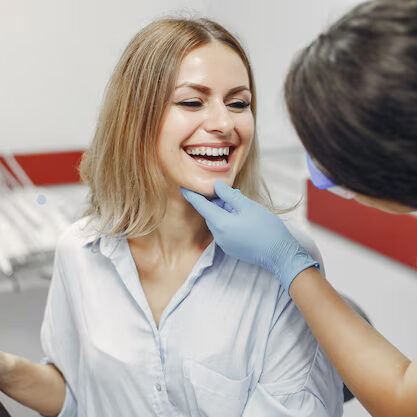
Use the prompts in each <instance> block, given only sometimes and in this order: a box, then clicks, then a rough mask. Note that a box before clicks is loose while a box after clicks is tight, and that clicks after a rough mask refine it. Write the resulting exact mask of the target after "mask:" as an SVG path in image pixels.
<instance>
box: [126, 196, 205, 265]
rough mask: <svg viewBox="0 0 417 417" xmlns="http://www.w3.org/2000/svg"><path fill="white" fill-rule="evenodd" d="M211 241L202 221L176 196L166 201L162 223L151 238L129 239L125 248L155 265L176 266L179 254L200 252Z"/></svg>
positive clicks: (181, 198) (182, 198)
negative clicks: (139, 253) (146, 258)
mask: <svg viewBox="0 0 417 417" xmlns="http://www.w3.org/2000/svg"><path fill="white" fill-rule="evenodd" d="M212 240H213V237H212V235H211V233H210V231H209V229H208V228H207V225H206V222H205V220H204V219H203V218H202V217H201V216H200V215H199V214H198V212H197V211H196V210H195V209H194V208H193V207H192V206H191V205H190V204H188V203H187V201H186V200H184V197H183V196H182V195H181V194H180V193H178V196H172V197H170V198H169V199H168V203H167V210H166V213H165V216H164V218H163V220H162V223H161V224H160V225H159V227H158V228H157V229H156V230H155V231H153V232H152V233H151V234H149V235H147V236H143V237H139V238H134V239H129V244H130V245H131V246H132V247H133V248H135V249H136V250H140V251H141V252H142V253H143V254H147V256H149V257H150V258H148V259H149V260H151V258H153V259H155V261H156V262H164V263H167V264H171V263H176V261H177V260H178V258H179V257H181V254H184V253H189V252H194V251H201V252H202V251H203V250H204V249H205V248H206V247H207V246H208V244H209V243H210V242H211V241H212Z"/></svg>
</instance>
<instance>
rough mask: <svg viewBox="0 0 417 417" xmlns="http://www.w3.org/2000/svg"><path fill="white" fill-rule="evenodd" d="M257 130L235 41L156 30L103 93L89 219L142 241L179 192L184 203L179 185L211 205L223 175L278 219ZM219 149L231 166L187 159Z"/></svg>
mask: <svg viewBox="0 0 417 417" xmlns="http://www.w3.org/2000/svg"><path fill="white" fill-rule="evenodd" d="M151 51H153V53H151ZM220 62H221V65H219V63H220ZM255 125H256V90H255V83H254V78H253V74H252V69H251V66H250V63H249V60H248V58H247V56H246V54H245V51H244V50H243V48H242V47H241V45H240V44H239V42H237V40H236V39H235V38H234V37H233V36H232V35H231V34H230V33H229V32H227V31H226V30H224V28H222V27H221V26H220V25H218V24H216V23H214V22H211V21H208V20H199V21H192V20H181V19H165V20H159V21H156V22H153V23H152V24H150V25H149V26H147V27H146V28H145V29H143V30H142V31H140V32H139V33H138V34H137V35H136V36H135V37H134V38H133V39H132V41H131V42H130V44H129V45H128V47H127V49H126V50H125V52H124V54H123V56H122V57H121V60H120V62H119V64H118V65H117V67H116V69H115V71H114V73H113V75H112V77H111V79H110V82H109V85H108V87H107V95H106V97H105V99H104V103H103V108H102V111H101V114H100V118H99V122H98V124H97V129H96V134H95V137H94V140H93V142H92V144H91V145H90V147H89V149H88V151H87V152H85V154H84V156H83V159H82V162H81V165H80V175H81V177H82V179H83V180H84V182H85V183H86V184H88V185H89V186H90V189H91V200H90V209H89V211H88V212H86V213H85V214H86V215H94V216H95V217H96V218H99V222H98V224H97V227H98V229H99V230H100V232H101V233H102V234H107V233H108V235H111V234H114V233H119V232H126V233H129V234H130V235H132V236H141V235H144V234H147V233H149V232H151V231H152V230H155V228H156V227H157V225H158V224H159V223H160V221H161V220H162V219H163V216H164V213H165V210H166V207H167V196H168V194H169V191H168V189H173V188H172V186H173V185H174V184H176V188H175V193H176V194H177V196H178V198H180V197H181V196H180V194H179V185H181V186H188V187H189V188H191V189H193V190H195V191H198V192H201V193H202V194H205V195H207V196H210V195H211V196H212V195H213V183H214V180H215V178H218V177H219V174H220V178H221V179H223V180H224V181H225V182H227V183H228V184H230V185H234V186H235V187H237V188H240V190H241V191H242V192H243V193H244V194H246V195H248V196H250V197H251V198H252V199H254V200H256V201H258V202H260V203H262V204H263V205H266V206H267V207H268V208H270V209H273V210H274V211H276V212H279V210H277V209H275V208H274V206H273V203H272V201H271V198H270V196H269V192H268V190H267V189H266V187H265V185H264V183H263V180H262V178H261V176H260V174H259V145H258V141H257V138H256V135H255ZM218 146H221V147H222V148H229V156H228V158H227V162H228V163H227V164H226V165H225V166H218V165H217V163H218V162H220V163H221V164H224V159H225V158H221V160H220V159H219V160H216V159H215V160H212V159H213V158H212V157H213V155H211V156H210V155H209V153H210V150H208V149H207V150H205V151H204V158H192V157H188V156H187V155H188V152H186V149H193V148H203V147H204V148H211V149H214V148H216V147H218ZM249 150H250V151H249ZM183 151H185V152H183ZM235 151H236V152H235ZM202 152H203V151H199V153H202ZM226 152H227V151H226ZM212 153H213V152H212ZM207 156H209V157H210V158H207ZM223 156H224V155H223ZM229 161H230V162H229ZM214 162H216V165H214ZM209 167H210V168H209ZM223 168H227V169H223ZM209 173H210V174H209ZM173 180H174V181H173ZM167 187H168V189H167ZM109 224H110V225H111V227H110V228H109V227H108V226H109Z"/></svg>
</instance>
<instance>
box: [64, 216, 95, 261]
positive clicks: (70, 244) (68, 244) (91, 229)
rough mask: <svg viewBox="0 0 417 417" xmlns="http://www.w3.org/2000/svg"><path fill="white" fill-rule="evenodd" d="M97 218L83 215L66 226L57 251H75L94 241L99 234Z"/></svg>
mask: <svg viewBox="0 0 417 417" xmlns="http://www.w3.org/2000/svg"><path fill="white" fill-rule="evenodd" d="M95 224H96V220H95V219H94V218H92V217H91V216H85V217H82V218H80V219H78V220H76V221H75V222H73V223H71V224H70V225H69V226H68V227H66V228H65V229H64V230H63V231H62V232H61V234H60V236H59V238H58V241H57V245H56V249H57V252H62V251H65V253H68V251H70V252H73V251H74V250H76V249H78V248H82V247H84V246H85V245H87V244H88V243H90V242H93V241H94V240H95V238H96V236H97V231H96V228H95Z"/></svg>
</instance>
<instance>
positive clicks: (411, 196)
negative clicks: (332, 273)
mask: <svg viewBox="0 0 417 417" xmlns="http://www.w3.org/2000/svg"><path fill="white" fill-rule="evenodd" d="M285 100H286V103H287V107H288V110H289V114H290V117H291V120H292V123H293V125H294V127H295V129H296V131H297V133H298V135H299V137H300V138H301V141H302V142H303V144H304V146H305V148H306V150H307V151H308V152H309V153H310V154H311V156H312V157H313V158H314V159H316V160H317V161H318V162H319V164H320V165H321V166H322V167H324V169H325V171H326V174H327V175H328V176H329V177H330V178H331V179H332V180H333V181H334V182H335V183H336V184H339V185H343V186H345V187H346V188H349V189H351V190H353V191H356V192H358V193H361V194H365V195H368V196H371V197H377V198H381V199H385V200H390V201H395V202H398V203H401V204H405V205H408V206H411V207H416V208H417V1H416V0H379V1H378V0H376V1H368V2H366V3H363V4H361V5H359V6H357V7H356V8H354V9H353V10H352V11H351V12H350V13H348V14H346V15H345V16H343V17H342V18H341V19H340V20H339V21H337V22H336V23H335V24H333V25H332V26H331V27H330V28H329V29H328V30H327V31H326V32H324V33H323V34H321V35H320V36H319V37H318V38H317V39H316V40H314V42H312V43H311V44H310V45H309V46H308V47H307V48H305V49H303V50H302V51H301V52H300V53H299V54H298V55H297V57H296V59H295V60H294V62H293V63H292V66H291V69H290V71H289V73H288V75H287V79H286V83H285Z"/></svg>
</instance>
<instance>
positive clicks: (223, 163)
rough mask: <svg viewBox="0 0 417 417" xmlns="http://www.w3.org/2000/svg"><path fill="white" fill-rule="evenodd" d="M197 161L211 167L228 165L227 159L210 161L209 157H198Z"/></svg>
mask: <svg viewBox="0 0 417 417" xmlns="http://www.w3.org/2000/svg"><path fill="white" fill-rule="evenodd" d="M197 161H198V162H200V164H203V165H208V166H210V167H222V166H225V165H227V162H226V160H225V159H223V160H222V161H209V160H208V159H197Z"/></svg>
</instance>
